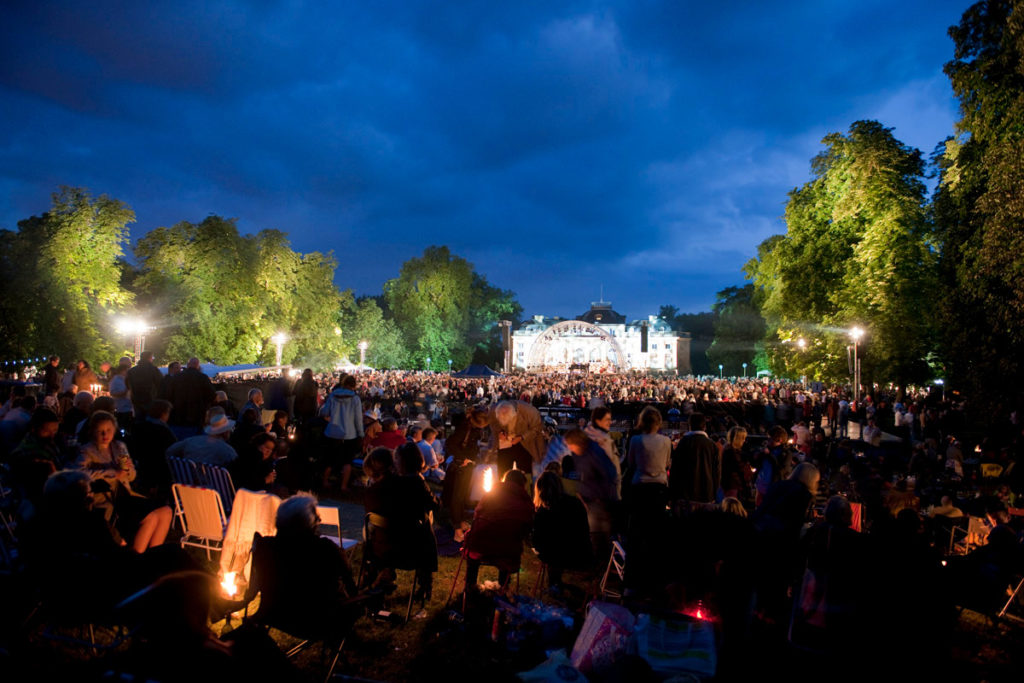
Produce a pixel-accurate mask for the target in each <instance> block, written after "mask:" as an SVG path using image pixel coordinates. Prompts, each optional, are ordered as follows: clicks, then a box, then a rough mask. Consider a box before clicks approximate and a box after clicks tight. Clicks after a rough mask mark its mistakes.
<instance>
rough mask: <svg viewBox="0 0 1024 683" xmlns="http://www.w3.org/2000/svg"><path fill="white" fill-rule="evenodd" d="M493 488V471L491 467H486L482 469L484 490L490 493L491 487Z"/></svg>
mask: <svg viewBox="0 0 1024 683" xmlns="http://www.w3.org/2000/svg"><path fill="white" fill-rule="evenodd" d="M493 488H494V473H493V472H491V468H490V467H488V468H487V469H486V470H484V492H485V493H490V492H491V489H493Z"/></svg>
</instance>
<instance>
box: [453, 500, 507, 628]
mask: <svg viewBox="0 0 1024 683" xmlns="http://www.w3.org/2000/svg"><path fill="white" fill-rule="evenodd" d="M480 524H481V522H479V521H478V522H477V523H476V525H474V526H473V527H472V528H471V529H470V530H469V531H468V532H467V534H466V541H465V543H464V544H463V546H462V551H461V552H460V553H459V565H458V567H456V568H455V577H454V578H453V579H452V587H451V590H449V591H448V601H449V602H451V599H452V596H454V595H455V588H456V586H457V585H458V583H459V574H460V573H461V571H462V565H463V564H465V562H466V561H467V560H473V561H474V562H479V563H480V566H481V567H496V568H497V569H498V570H499V572H500V571H501V570H505V571H507V572H508V573H509V576H508V578H507V579H506V581H505V583H504V584H502V586H501V590H503V591H504V590H506V589H507V588H508V585H509V583H511V581H512V575H513V574H515V577H516V592H517V593H518V592H519V589H520V583H519V576H520V571H521V570H522V560H523V542H524V541H525V540H526V536H524V535H523V531H524V528H523V526H522V524H521V523H519V522H516V521H514V520H512V521H506V520H494V521H488V523H487V525H486V528H487V531H486V532H485V533H487V534H493V535H495V536H498V537H502V538H515V537H517V536H518V540H519V543H518V549H519V550H518V552H517V553H515V555H512V554H501V555H485V554H483V553H481V552H479V551H477V550H476V549H475V548H474V544H473V534H474V533H477V534H479V533H480V531H481V528H482V527H481V526H480ZM478 547H479V546H478ZM467 575H468V571H467ZM469 588H470V586H468V585H466V586H464V587H463V595H462V597H463V600H462V604H463V610H465V604H466V599H465V598H466V591H467V589H469Z"/></svg>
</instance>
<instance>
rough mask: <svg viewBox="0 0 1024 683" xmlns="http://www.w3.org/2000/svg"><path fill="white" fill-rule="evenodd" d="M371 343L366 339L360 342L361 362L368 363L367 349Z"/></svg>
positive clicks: (362, 363) (361, 363)
mask: <svg viewBox="0 0 1024 683" xmlns="http://www.w3.org/2000/svg"><path fill="white" fill-rule="evenodd" d="M369 346H370V344H369V343H368V342H367V341H366V340H365V339H364V340H363V341H361V342H359V364H360V365H366V349H367V348H369Z"/></svg>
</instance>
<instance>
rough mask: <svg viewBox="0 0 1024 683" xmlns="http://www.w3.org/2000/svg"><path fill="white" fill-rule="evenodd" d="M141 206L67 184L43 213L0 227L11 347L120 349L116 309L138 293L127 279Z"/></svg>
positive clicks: (72, 351) (83, 352)
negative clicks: (125, 266)
mask: <svg viewBox="0 0 1024 683" xmlns="http://www.w3.org/2000/svg"><path fill="white" fill-rule="evenodd" d="M134 221H135V213H134V212H133V211H132V210H131V208H129V207H128V206H127V205H126V204H124V203H122V202H120V201H118V200H116V199H111V198H110V197H108V196H106V195H100V196H99V197H95V198H94V197H93V196H92V195H91V194H90V193H89V191H88V190H86V189H84V188H78V187H62V188H61V189H60V191H59V192H56V193H54V195H53V206H52V207H51V208H50V210H49V211H47V212H46V213H44V214H43V215H42V216H33V217H31V218H28V219H25V220H23V221H20V222H19V223H18V231H17V232H11V231H7V230H4V231H0V265H2V266H3V267H2V274H0V302H2V303H0V322H2V323H3V327H4V329H5V330H8V331H9V333H8V334H4V335H0V336H2V341H0V345H2V346H0V348H2V349H3V353H4V354H11V355H14V356H25V355H31V354H33V353H52V352H58V353H61V354H64V356H66V357H71V358H89V359H91V358H99V357H103V356H109V355H111V354H112V353H114V352H115V348H123V346H117V345H116V344H115V343H112V342H116V339H117V337H116V334H115V332H114V330H115V327H116V320H115V314H116V313H117V312H118V311H119V310H120V309H122V308H123V307H124V306H126V305H127V304H128V303H129V302H130V301H131V299H132V294H131V293H130V292H128V291H127V290H126V289H125V288H124V287H123V286H122V285H121V273H122V264H121V259H122V257H123V256H124V248H125V245H126V244H127V242H128V228H127V226H128V224H129V223H132V222H134Z"/></svg>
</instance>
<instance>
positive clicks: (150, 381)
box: [125, 351, 163, 420]
mask: <svg viewBox="0 0 1024 683" xmlns="http://www.w3.org/2000/svg"><path fill="white" fill-rule="evenodd" d="M162 380H163V375H161V374H160V370H158V369H157V367H156V365H154V364H153V352H152V351H143V352H142V356H141V357H140V358H139V362H138V363H136V364H135V367H133V368H132V369H131V370H129V371H128V374H127V375H126V376H125V382H127V383H128V389H129V391H131V396H132V405H133V406H134V407H135V414H136V415H137V416H138V418H139V419H140V420H142V419H143V417H144V416H145V415H148V414H149V404H150V403H152V402H153V400H154V399H156V397H157V395H158V394H159V393H160V383H161V381H162Z"/></svg>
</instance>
